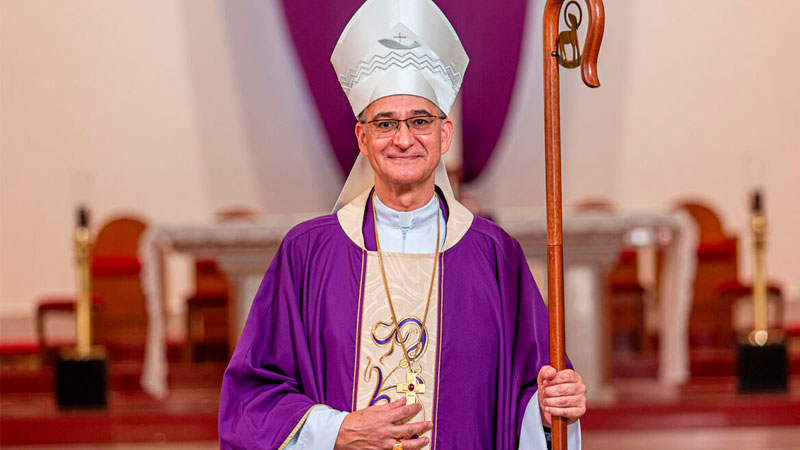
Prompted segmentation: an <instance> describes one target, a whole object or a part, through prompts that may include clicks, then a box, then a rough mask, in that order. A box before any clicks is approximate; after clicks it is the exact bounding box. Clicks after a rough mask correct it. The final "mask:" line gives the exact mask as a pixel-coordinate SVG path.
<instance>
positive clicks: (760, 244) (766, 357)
mask: <svg viewBox="0 0 800 450" xmlns="http://www.w3.org/2000/svg"><path fill="white" fill-rule="evenodd" d="M750 226H751V230H752V233H753V330H752V331H751V332H750V333H749V334H748V335H747V337H746V338H744V337H742V338H741V339H740V340H739V344H738V348H737V350H738V351H737V354H738V365H739V392H742V393H758V392H786V390H787V378H788V369H789V364H788V358H787V353H786V340H785V338H784V335H783V333H782V332H780V331H778V330H769V323H768V319H767V317H768V315H767V270H766V260H765V253H766V252H765V245H764V244H765V239H764V236H765V235H766V231H767V220H766V217H765V216H764V211H763V208H762V198H761V193H760V192H759V191H756V192H754V193H753V203H752V216H751V219H750Z"/></svg>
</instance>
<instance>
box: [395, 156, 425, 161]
mask: <svg viewBox="0 0 800 450" xmlns="http://www.w3.org/2000/svg"><path fill="white" fill-rule="evenodd" d="M387 158H389V159H397V160H400V161H410V160H412V159H418V158H422V155H399V156H387Z"/></svg>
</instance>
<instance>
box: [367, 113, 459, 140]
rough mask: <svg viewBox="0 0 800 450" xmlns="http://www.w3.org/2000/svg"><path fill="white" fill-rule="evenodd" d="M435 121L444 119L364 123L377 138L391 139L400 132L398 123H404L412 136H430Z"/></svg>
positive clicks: (380, 120)
mask: <svg viewBox="0 0 800 450" xmlns="http://www.w3.org/2000/svg"><path fill="white" fill-rule="evenodd" d="M436 119H444V117H439V116H430V115H426V116H414V117H409V118H407V119H375V120H370V121H369V122H365V123H366V124H367V125H369V128H370V130H372V132H373V133H375V135H376V136H377V137H381V138H384V137H392V136H394V135H395V134H397V132H398V131H399V130H400V122H405V123H406V127H407V128H408V131H410V132H411V134H414V135H417V136H419V135H425V134H431V133H433V131H434V130H435V129H436V126H435V125H434V123H435V122H436Z"/></svg>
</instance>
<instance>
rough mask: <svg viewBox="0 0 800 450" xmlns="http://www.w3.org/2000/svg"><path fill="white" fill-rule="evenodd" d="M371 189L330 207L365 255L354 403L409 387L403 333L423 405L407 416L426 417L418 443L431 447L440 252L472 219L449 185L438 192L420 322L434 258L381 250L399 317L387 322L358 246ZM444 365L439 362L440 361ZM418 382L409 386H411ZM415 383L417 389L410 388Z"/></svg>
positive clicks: (379, 290) (381, 293) (369, 254)
mask: <svg viewBox="0 0 800 450" xmlns="http://www.w3.org/2000/svg"><path fill="white" fill-rule="evenodd" d="M370 192H371V189H367V190H366V191H364V192H363V193H361V194H360V195H359V196H358V197H356V198H355V199H353V201H351V202H350V203H348V204H347V205H345V206H344V207H343V208H342V209H340V210H339V211H338V212H337V217H338V219H339V223H340V225H341V227H342V229H343V231H344V232H345V234H347V236H348V237H349V238H350V239H351V240H352V241H353V242H354V243H355V244H356V245H358V246H359V247H361V249H362V254H363V255H364V257H365V258H366V261H365V264H364V263H362V274H361V276H362V277H363V279H362V280H361V282H362V285H361V286H362V289H361V292H360V294H359V295H360V305H359V312H360V314H359V320H358V329H357V330H356V336H357V337H358V339H357V343H356V347H357V348H356V355H357V360H356V364H355V367H354V383H355V386H353V389H354V392H353V410H358V409H363V408H366V407H368V406H370V405H375V404H382V403H388V402H392V401H395V400H398V399H400V398H401V397H403V396H404V395H407V393H403V392H398V390H397V385H398V384H402V385H403V386H401V391H402V390H406V391H407V390H408V387H409V386H408V384H411V383H409V382H408V381H409V380H407V379H406V377H407V375H408V367H407V364H406V363H405V361H404V360H405V356H404V354H403V349H402V347H401V345H400V339H406V341H405V344H406V349H407V350H408V353H409V358H410V359H411V360H412V364H413V366H414V369H415V370H419V369H420V368H421V370H420V372H419V373H418V374H416V375H415V379H416V380H415V381H416V382H418V383H423V384H424V386H425V387H424V390H425V392H424V393H421V394H418V395H417V396H416V398H417V401H418V402H420V403H422V411H421V412H420V413H419V414H417V415H416V416H415V417H413V418H411V419H410V420H411V421H413V422H418V421H423V420H432V421H433V430H432V431H429V432H427V433H424V434H423V436H428V437H431V444H429V446H426V447H423V448H426V449H429V448H436V432H437V420H436V411H437V400H438V395H437V391H438V390H439V389H441V387H440V386H439V379H438V373H439V367H440V365H441V364H442V361H441V360H440V346H441V339H442V336H443V335H444V333H447V330H444V329H443V328H442V321H441V313H443V312H444V309H445V306H444V305H443V302H442V299H443V296H444V295H445V293H444V291H443V282H442V280H443V279H444V277H445V276H447V269H446V267H445V261H446V258H447V257H446V252H447V250H448V249H450V248H451V247H453V246H454V245H455V244H457V243H458V241H460V240H461V238H462V237H464V235H465V234H466V233H467V231H468V230H469V228H470V226H471V225H472V221H473V215H472V213H471V212H470V211H469V210H468V209H467V208H465V207H464V206H463V205H461V204H460V203H458V202H457V201H456V200H455V199H454V198H453V197H452V196H451V195H449V193H448V192H444V193H442V192H440V195H443V197H444V199H445V201H446V202H447V205H448V209H449V214H448V216H447V233H446V235H445V242H444V246H443V247H442V249H441V253H440V254H439V261H438V262H437V270H436V276H435V279H434V288H433V293H432V294H431V301H430V307H429V309H428V318H427V321H426V323H425V326H424V327H422V321H423V318H424V316H425V304H426V300H427V296H428V288H429V286H430V279H431V270H432V268H433V257H434V255H433V254H432V253H431V254H410V253H383V258H384V268H385V270H386V278H387V281H388V283H389V291H390V292H391V295H392V303H393V305H394V308H395V312H396V314H397V321H398V322H399V324H400V326H399V331H398V330H397V329H396V327H395V326H394V321H393V320H392V314H391V311H390V309H389V304H388V302H387V300H386V290H385V288H384V286H383V279H382V277H381V269H380V265H379V262H378V252H376V251H367V250H366V248H365V245H364V236H363V228H362V225H363V220H364V210H365V208H366V205H367V201H368V198H369V194H370ZM444 363H445V364H446V361H445V362H444ZM417 386H418V385H415V388H417ZM417 389H418V388H417Z"/></svg>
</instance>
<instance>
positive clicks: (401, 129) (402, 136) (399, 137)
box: [393, 121, 414, 150]
mask: <svg viewBox="0 0 800 450" xmlns="http://www.w3.org/2000/svg"><path fill="white" fill-rule="evenodd" d="M397 126H398V129H397V133H395V135H394V139H393V142H394V145H395V146H396V147H398V148H401V149H403V150H405V149H407V148H409V147H411V146H412V145H414V135H413V134H412V133H411V130H409V129H408V123H407V122H406V121H401V122H400V123H398V124H397Z"/></svg>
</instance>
